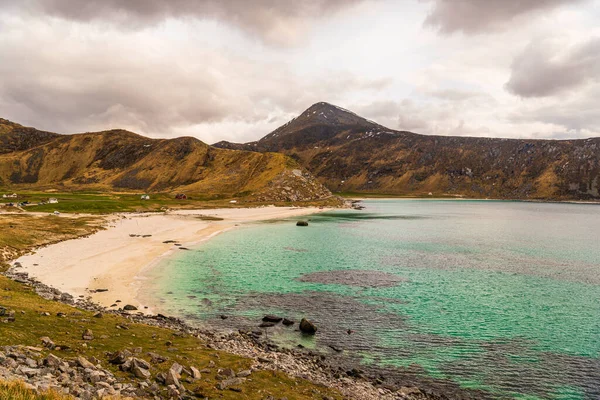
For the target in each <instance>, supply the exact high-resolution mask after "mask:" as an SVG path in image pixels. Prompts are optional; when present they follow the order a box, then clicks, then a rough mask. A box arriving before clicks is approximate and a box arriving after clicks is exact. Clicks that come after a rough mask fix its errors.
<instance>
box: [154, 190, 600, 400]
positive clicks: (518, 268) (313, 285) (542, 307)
mask: <svg viewBox="0 0 600 400" xmlns="http://www.w3.org/2000/svg"><path fill="white" fill-rule="evenodd" d="M362 204H363V206H364V207H365V208H364V209H363V210H336V211H327V212H322V213H319V214H314V215H311V216H308V217H301V218H296V219H286V220H278V221H268V222H262V223H255V224H251V225H245V226H240V227H237V228H236V229H233V230H230V231H228V232H225V233H223V234H221V235H218V236H216V237H214V238H212V239H210V240H209V241H206V242H203V243H201V244H199V245H198V246H196V247H195V248H193V249H191V251H181V252H177V253H176V254H174V255H173V256H172V257H169V258H166V259H164V260H163V261H162V262H161V265H159V266H158V267H156V268H154V269H153V270H152V271H151V272H150V279H149V283H148V285H149V286H148V287H149V288H150V287H151V290H152V296H153V298H154V299H155V303H156V304H157V306H158V307H159V309H160V310H161V312H164V313H168V314H171V315H177V316H179V317H181V318H183V319H185V320H187V321H189V322H191V323H195V324H199V325H202V326H209V327H213V328H215V329H220V330H225V331H226V330H228V329H229V330H237V329H254V330H259V331H264V334H265V335H267V336H268V337H269V338H270V339H271V340H273V341H275V342H276V343H278V344H279V345H281V346H288V347H298V346H301V347H304V348H307V349H312V350H313V351H316V352H323V354H336V355H338V356H341V357H347V359H348V360H351V362H352V363H354V364H355V365H356V366H357V368H360V367H363V368H369V367H376V368H378V369H381V370H383V371H395V372H399V373H403V372H404V373H406V374H410V376H420V377H423V378H425V379H426V381H432V382H435V381H440V382H442V381H443V382H452V383H453V384H455V385H456V386H458V387H460V388H463V389H466V390H481V391H484V392H485V393H486V394H487V395H488V396H489V397H491V398H503V399H504V398H518V399H600V206H599V205H594V204H568V203H537V202H516V201H483V200H480V201H475V200H474V201H471V200H405V199H402V200H367V201H364V202H363V203H362ZM298 219H304V220H308V223H309V224H308V226H306V227H298V226H296V221H297V220H298ZM266 314H273V315H278V316H281V317H286V318H288V319H291V320H294V321H296V324H295V325H293V326H291V327H284V326H282V325H278V326H277V327H274V328H263V329H261V328H258V325H259V324H260V322H261V318H262V317H263V316H264V315H266ZM222 315H224V316H227V317H228V318H227V319H222V318H221V316H222ZM301 318H307V319H309V320H311V321H312V322H313V323H314V324H315V325H316V326H317V328H318V331H317V334H316V335H315V336H305V335H302V334H301V333H300V332H299V331H298V330H297V327H298V323H297V322H298V321H300V319H301Z"/></svg>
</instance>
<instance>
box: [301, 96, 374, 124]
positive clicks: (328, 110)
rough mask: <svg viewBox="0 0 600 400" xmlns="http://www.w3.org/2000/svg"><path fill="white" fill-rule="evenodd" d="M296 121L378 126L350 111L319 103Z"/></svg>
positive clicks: (322, 102)
mask: <svg viewBox="0 0 600 400" xmlns="http://www.w3.org/2000/svg"><path fill="white" fill-rule="evenodd" d="M296 119H297V120H311V121H312V122H313V123H314V124H325V125H359V126H364V127H371V126H378V124H376V123H375V122H373V121H369V120H368V119H365V118H363V117H361V116H359V115H357V114H355V113H353V112H352V111H350V110H347V109H345V108H342V107H339V106H336V105H334V104H331V103H326V102H324V101H321V102H319V103H315V104H313V105H312V106H310V107H309V108H308V109H306V111H304V112H303V113H302V114H300V116H299V117H298V118H296Z"/></svg>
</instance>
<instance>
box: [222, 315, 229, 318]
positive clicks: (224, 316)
mask: <svg viewBox="0 0 600 400" xmlns="http://www.w3.org/2000/svg"><path fill="white" fill-rule="evenodd" d="M227 318H229V317H228V316H227V315H221V319H227Z"/></svg>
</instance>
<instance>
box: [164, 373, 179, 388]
mask: <svg viewBox="0 0 600 400" xmlns="http://www.w3.org/2000/svg"><path fill="white" fill-rule="evenodd" d="M178 375H179V374H177V373H176V372H175V371H173V370H172V369H170V370H168V371H167V374H166V376H165V384H166V385H174V386H175V387H180V386H181V384H180V383H179V376H178Z"/></svg>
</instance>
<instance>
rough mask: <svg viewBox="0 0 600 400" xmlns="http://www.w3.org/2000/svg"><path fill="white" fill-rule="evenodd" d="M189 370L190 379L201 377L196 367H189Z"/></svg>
mask: <svg viewBox="0 0 600 400" xmlns="http://www.w3.org/2000/svg"><path fill="white" fill-rule="evenodd" d="M190 372H191V377H192V379H195V380H197V379H200V378H202V375H201V374H200V371H198V368H196V367H190Z"/></svg>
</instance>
